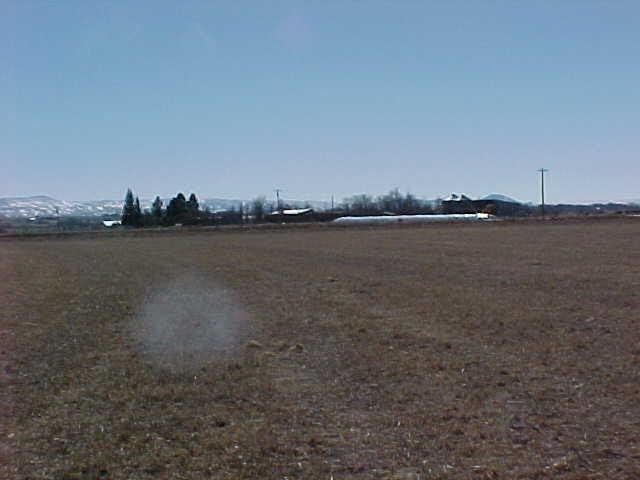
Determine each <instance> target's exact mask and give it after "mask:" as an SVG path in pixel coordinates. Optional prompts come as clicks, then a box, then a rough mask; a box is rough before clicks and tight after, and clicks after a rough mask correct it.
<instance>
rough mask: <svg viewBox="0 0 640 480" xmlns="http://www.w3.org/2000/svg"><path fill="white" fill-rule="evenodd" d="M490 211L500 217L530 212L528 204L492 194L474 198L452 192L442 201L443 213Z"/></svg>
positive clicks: (523, 214)
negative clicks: (494, 196)
mask: <svg viewBox="0 0 640 480" xmlns="http://www.w3.org/2000/svg"><path fill="white" fill-rule="evenodd" d="M478 212H482V213H490V214H491V215H496V216H499V217H517V216H527V215H529V214H530V208H529V207H528V206H527V205H523V204H522V203H519V202H516V201H510V200H509V199H508V197H504V199H501V198H493V197H492V196H489V197H485V198H481V199H477V200H473V199H471V198H469V197H467V196H466V195H463V194H461V195H456V194H455V193H452V194H451V195H450V196H449V197H448V198H446V199H445V200H443V201H442V213H445V214H465V213H478Z"/></svg>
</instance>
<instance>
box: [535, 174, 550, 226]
mask: <svg viewBox="0 0 640 480" xmlns="http://www.w3.org/2000/svg"><path fill="white" fill-rule="evenodd" d="M538 171H539V172H540V190H541V191H540V196H541V200H542V203H541V204H540V210H541V213H542V218H544V173H545V172H548V171H549V170H548V169H546V168H539V169H538Z"/></svg>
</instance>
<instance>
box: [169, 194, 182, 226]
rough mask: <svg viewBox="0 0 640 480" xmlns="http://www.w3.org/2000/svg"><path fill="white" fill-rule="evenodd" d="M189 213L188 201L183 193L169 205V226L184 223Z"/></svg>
mask: <svg viewBox="0 0 640 480" xmlns="http://www.w3.org/2000/svg"><path fill="white" fill-rule="evenodd" d="M186 213H187V200H186V199H185V198H184V195H183V194H182V193H178V195H176V196H175V197H173V198H172V199H171V201H170V202H169V205H167V222H168V223H169V224H174V223H180V222H183V221H184V219H185V217H186Z"/></svg>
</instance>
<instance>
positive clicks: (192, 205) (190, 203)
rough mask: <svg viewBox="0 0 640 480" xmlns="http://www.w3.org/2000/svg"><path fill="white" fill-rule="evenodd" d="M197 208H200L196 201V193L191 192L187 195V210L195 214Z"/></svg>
mask: <svg viewBox="0 0 640 480" xmlns="http://www.w3.org/2000/svg"><path fill="white" fill-rule="evenodd" d="M199 208H200V204H199V203H198V199H197V198H196V194H195V193H192V194H191V195H189V200H187V210H188V211H189V212H190V213H192V214H195V215H197V214H198V210H199Z"/></svg>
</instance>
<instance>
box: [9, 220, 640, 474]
mask: <svg viewBox="0 0 640 480" xmlns="http://www.w3.org/2000/svg"><path fill="white" fill-rule="evenodd" d="M0 269H1V270H0V274H1V275H2V277H1V278H2V283H1V285H0V301H1V302H2V313H1V314H0V351H1V354H0V367H2V368H1V371H0V387H1V390H0V477H3V478H18V479H50V478H51V479H96V478H104V479H106V478H109V479H134V478H135V479H137V478H139V479H147V478H193V479H200V478H215V479H223V478H225V479H226V478H233V479H236V478H252V479H257V478H274V479H275V478H279V479H283V478H287V479H295V478H300V479H302V478H305V479H308V478H324V479H330V478H334V479H342V478H357V479H368V478H389V479H391V478H396V479H418V478H421V479H431V478H434V479H435V478H442V479H445V478H446V479H497V478H508V479H511V478H514V479H516V478H517V479H532V478H564V479H637V478H640V222H639V221H638V220H637V219H627V220H611V221H600V222H598V221H591V222H536V223H523V224H508V223H504V224H500V223H496V224H482V225H428V226H413V227H398V228H393V227H391V228H389V227H375V228H354V229H349V228H346V229H331V228H309V229H286V228H283V229H272V230H259V229H258V230H251V231H246V232H245V231H226V232H212V231H206V232H193V231H192V232H171V233H165V234H141V235H140V234H137V233H132V234H123V235H106V236H99V235H89V236H72V237H69V238H54V237H40V238H36V239H3V240H1V241H0ZM172 302H182V303H172ZM176 305H178V306H180V308H178V307H176ZM182 306H184V308H183V307H182ZM155 319H157V322H158V323H155V322H156V320H155ZM209 340H210V342H209ZM196 347H197V348H196Z"/></svg>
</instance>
